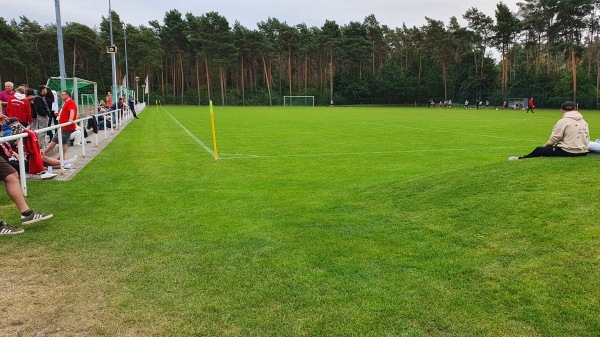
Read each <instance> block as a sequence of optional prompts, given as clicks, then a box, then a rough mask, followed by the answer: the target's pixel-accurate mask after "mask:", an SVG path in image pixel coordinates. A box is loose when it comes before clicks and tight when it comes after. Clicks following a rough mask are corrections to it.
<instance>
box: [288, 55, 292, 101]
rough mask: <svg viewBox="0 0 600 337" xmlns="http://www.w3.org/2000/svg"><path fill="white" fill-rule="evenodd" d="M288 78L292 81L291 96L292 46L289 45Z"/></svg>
mask: <svg viewBox="0 0 600 337" xmlns="http://www.w3.org/2000/svg"><path fill="white" fill-rule="evenodd" d="M288 78H289V81H290V96H292V47H288Z"/></svg>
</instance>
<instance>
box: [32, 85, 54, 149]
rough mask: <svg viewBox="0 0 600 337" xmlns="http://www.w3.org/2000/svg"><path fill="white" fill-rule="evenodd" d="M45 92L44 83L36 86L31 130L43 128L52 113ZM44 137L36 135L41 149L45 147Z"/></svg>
mask: <svg viewBox="0 0 600 337" xmlns="http://www.w3.org/2000/svg"><path fill="white" fill-rule="evenodd" d="M47 93H48V88H47V87H46V86H45V85H40V86H39V87H37V95H36V96H35V98H34V99H33V110H34V111H35V114H36V118H34V119H33V123H32V124H31V131H35V130H39V129H43V128H45V127H47V126H48V118H49V117H50V114H52V111H51V110H50V107H49V106H48V102H47V101H46V94H47ZM45 138H46V135H39V136H38V140H39V143H40V148H41V149H44V148H46V141H45Z"/></svg>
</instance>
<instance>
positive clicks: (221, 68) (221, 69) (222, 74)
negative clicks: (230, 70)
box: [219, 64, 225, 106]
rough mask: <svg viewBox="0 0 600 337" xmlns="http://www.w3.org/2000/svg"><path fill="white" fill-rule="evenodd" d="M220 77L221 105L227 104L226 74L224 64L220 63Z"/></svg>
mask: <svg viewBox="0 0 600 337" xmlns="http://www.w3.org/2000/svg"><path fill="white" fill-rule="evenodd" d="M219 79H220V81H221V105H222V106H225V74H224V72H223V66H222V65H220V64H219Z"/></svg>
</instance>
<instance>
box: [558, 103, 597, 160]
mask: <svg viewBox="0 0 600 337" xmlns="http://www.w3.org/2000/svg"><path fill="white" fill-rule="evenodd" d="M548 143H549V144H552V145H556V146H558V147H560V148H562V149H563V150H565V151H567V152H570V153H585V152H588V145H589V143H590V131H589V129H588V124H587V122H586V121H585V119H583V116H582V115H581V114H580V113H579V112H578V111H567V112H565V113H564V115H563V118H561V119H560V120H559V121H558V122H557V123H556V125H554V129H552V135H551V136H550V139H549V140H548Z"/></svg>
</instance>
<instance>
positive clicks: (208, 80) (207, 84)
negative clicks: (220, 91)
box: [204, 56, 212, 102]
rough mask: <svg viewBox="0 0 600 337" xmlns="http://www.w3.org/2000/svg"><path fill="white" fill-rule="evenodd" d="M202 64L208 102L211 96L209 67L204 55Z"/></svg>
mask: <svg viewBox="0 0 600 337" xmlns="http://www.w3.org/2000/svg"><path fill="white" fill-rule="evenodd" d="M204 65H205V70H206V94H207V95H208V101H209V102H210V100H211V99H212V98H211V87H210V69H209V67H208V56H205V57H204Z"/></svg>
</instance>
